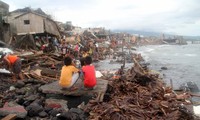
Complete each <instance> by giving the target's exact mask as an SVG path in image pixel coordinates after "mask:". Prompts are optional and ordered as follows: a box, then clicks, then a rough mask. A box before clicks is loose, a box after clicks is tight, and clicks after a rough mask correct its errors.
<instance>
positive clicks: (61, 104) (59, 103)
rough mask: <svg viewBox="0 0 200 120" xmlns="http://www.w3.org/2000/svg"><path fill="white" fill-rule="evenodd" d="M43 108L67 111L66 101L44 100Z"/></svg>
mask: <svg viewBox="0 0 200 120" xmlns="http://www.w3.org/2000/svg"><path fill="white" fill-rule="evenodd" d="M45 106H46V107H50V108H62V109H64V110H65V111H68V106H67V101H65V100H59V99H46V101H45Z"/></svg>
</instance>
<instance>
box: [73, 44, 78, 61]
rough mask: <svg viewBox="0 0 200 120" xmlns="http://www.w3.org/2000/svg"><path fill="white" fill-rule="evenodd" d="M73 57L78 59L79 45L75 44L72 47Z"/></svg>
mask: <svg viewBox="0 0 200 120" xmlns="http://www.w3.org/2000/svg"><path fill="white" fill-rule="evenodd" d="M74 51H75V57H76V58H77V57H79V43H77V44H76V45H75V47H74Z"/></svg>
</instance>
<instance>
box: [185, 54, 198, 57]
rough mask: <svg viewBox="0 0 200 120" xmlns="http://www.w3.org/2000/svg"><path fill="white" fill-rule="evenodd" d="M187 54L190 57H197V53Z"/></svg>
mask: <svg viewBox="0 0 200 120" xmlns="http://www.w3.org/2000/svg"><path fill="white" fill-rule="evenodd" d="M185 56H189V57H196V56H197V54H185Z"/></svg>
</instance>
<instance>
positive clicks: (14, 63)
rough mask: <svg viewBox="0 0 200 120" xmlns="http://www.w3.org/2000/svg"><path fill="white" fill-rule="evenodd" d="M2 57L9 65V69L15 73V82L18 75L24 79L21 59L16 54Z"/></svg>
mask: <svg viewBox="0 0 200 120" xmlns="http://www.w3.org/2000/svg"><path fill="white" fill-rule="evenodd" d="M1 59H2V60H3V61H4V63H5V64H6V65H8V68H9V71H11V72H12V74H13V82H16V76H17V75H19V78H20V79H21V80H23V79H24V78H23V75H22V72H21V66H22V63H21V59H20V58H19V57H18V56H16V55H9V54H7V55H5V54H4V55H2V57H1Z"/></svg>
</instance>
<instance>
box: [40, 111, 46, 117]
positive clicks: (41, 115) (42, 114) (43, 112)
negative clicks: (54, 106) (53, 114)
mask: <svg viewBox="0 0 200 120" xmlns="http://www.w3.org/2000/svg"><path fill="white" fill-rule="evenodd" d="M39 116H40V117H41V118H44V117H47V116H48V114H47V113H46V112H45V111H42V112H40V113H39Z"/></svg>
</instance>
